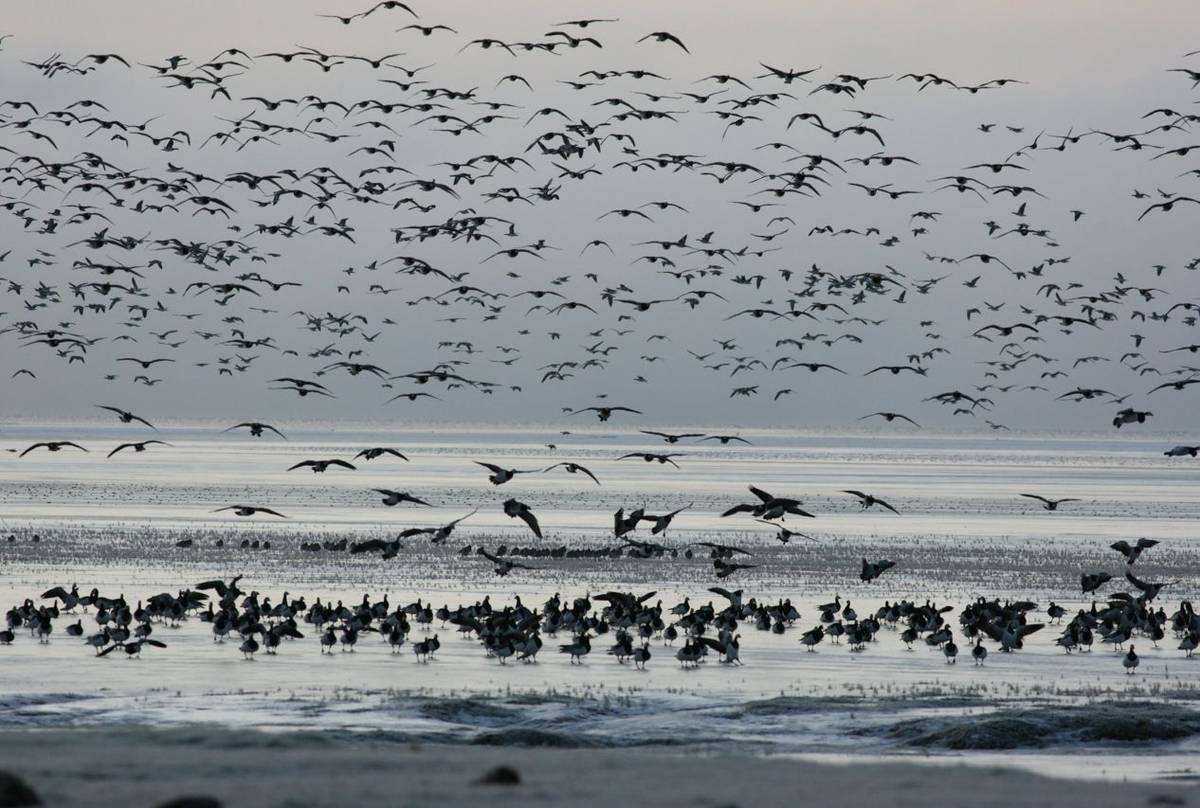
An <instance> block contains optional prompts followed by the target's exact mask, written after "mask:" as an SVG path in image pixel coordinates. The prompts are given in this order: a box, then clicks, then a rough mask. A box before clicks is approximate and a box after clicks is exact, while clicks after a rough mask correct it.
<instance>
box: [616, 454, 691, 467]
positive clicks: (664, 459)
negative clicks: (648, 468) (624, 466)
mask: <svg viewBox="0 0 1200 808" xmlns="http://www.w3.org/2000/svg"><path fill="white" fill-rule="evenodd" d="M683 456H684V453H683V452H674V453H672V454H655V453H654V452H630V453H629V454H624V455H621V456H620V457H618V458H617V460H625V459H626V458H629V457H637V458H641V459H642V460H645V461H646V462H647V463H653V462H655V461H656V460H657V461H658V462H659V463H670V464H671V465H672V466H674V467H675V468H679V464H678V463H676V462H675V461H674V460H672V459H671V458H672V457H683Z"/></svg>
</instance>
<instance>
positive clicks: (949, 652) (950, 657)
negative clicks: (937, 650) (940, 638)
mask: <svg viewBox="0 0 1200 808" xmlns="http://www.w3.org/2000/svg"><path fill="white" fill-rule="evenodd" d="M946 635H947V637H948V639H947V640H946V644H945V645H943V646H942V653H943V654H944V655H945V657H946V664H947V665H953V664H954V663H956V662H957V661H958V646H957V645H955V644H954V633H953V632H952V631H947V632H946ZM972 653H974V652H972Z"/></svg>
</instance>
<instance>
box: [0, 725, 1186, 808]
mask: <svg viewBox="0 0 1200 808" xmlns="http://www.w3.org/2000/svg"><path fill="white" fill-rule="evenodd" d="M0 757H2V759H3V760H4V764H3V768H5V769H7V770H8V771H11V772H13V773H15V774H17V775H18V776H19V777H21V778H23V779H25V780H26V782H28V783H29V784H30V785H31V786H32V787H33V788H34V789H35V790H36V791H37V793H38V794H39V796H40V797H41V798H42V800H43V801H44V802H45V804H46V805H50V806H63V808H67V807H68V806H89V807H91V806H96V805H122V806H128V807H129V808H136V806H147V807H149V806H156V805H159V804H161V803H163V802H165V801H167V800H169V799H172V798H175V797H180V796H184V795H192V796H198V795H207V796H211V797H214V798H216V799H218V800H220V801H221V802H222V803H223V804H225V805H229V806H280V807H281V808H282V806H311V807H312V808H322V807H323V806H329V808H342V807H343V806H438V808H454V806H477V805H479V804H481V803H483V802H486V803H488V804H490V805H492V806H508V805H512V806H518V805H519V806H523V807H524V808H528V806H541V805H547V806H548V805H571V806H576V807H577V808H579V807H584V806H597V808H600V807H601V806H602V807H603V808H609V807H610V806H612V805H616V804H634V805H648V806H657V805H661V806H678V805H691V806H752V805H788V806H796V805H820V806H822V808H838V807H839V806H847V808H849V807H850V806H871V808H900V807H901V806H915V805H920V806H923V807H924V808H941V807H942V806H946V808H950V807H951V806H954V808H958V806H963V805H971V806H974V808H988V807H989V806H996V807H997V808H1014V807H1016V806H1051V805H1052V806H1057V807H1058V808H1073V807H1074V806H1079V808H1110V807H1111V808H1118V806H1119V808H1133V806H1141V805H1147V806H1150V805H1164V806H1173V805H1191V804H1194V803H1195V795H1194V794H1189V793H1188V792H1189V790H1191V791H1194V784H1193V785H1192V786H1191V787H1189V786H1187V785H1183V784H1180V785H1176V784H1153V785H1147V784H1124V783H1080V782H1072V781H1068V780H1057V779H1049V778H1043V777H1039V776H1037V775H1033V774H1029V773H1027V772H1021V771H1016V770H1009V769H1001V768H967V767H959V766H943V767H936V768H935V767H929V766H923V765H920V764H918V763H915V762H911V763H910V762H903V761H901V762H895V763H890V762H889V763H873V764H859V763H854V764H850V765H829V764H819V763H812V762H807V761H798V760H790V759H781V758H763V757H750V756H742V755H739V754H738V753H737V750H736V749H730V750H729V752H728V753H719V754H715V755H711V756H705V755H682V754H672V753H671V752H669V751H658V750H639V749H625V750H608V749H603V750H563V749H528V748H521V749H516V748H494V747H480V746H443V745H414V744H394V743H388V742H386V741H380V740H379V739H377V738H374V737H373V736H371V735H362V736H347V735H341V734H331V733H321V734H313V733H295V732H292V733H286V734H267V733H258V732H247V731H229V730H219V729H211V728H203V729H199V728H197V729H174V730H169V731H155V730H150V729H145V728H137V727H111V728H105V729H75V730H45V731H22V732H12V731H10V732H0ZM499 766H508V767H511V768H513V769H514V770H515V771H516V772H517V773H518V775H519V777H520V782H519V783H517V784H514V785H505V784H487V783H484V782H481V781H482V780H483V779H484V777H485V775H486V774H488V773H489V772H490V771H492V770H493V769H495V768H496V767H499ZM751 784H752V785H753V788H752V789H751V788H750V785H751Z"/></svg>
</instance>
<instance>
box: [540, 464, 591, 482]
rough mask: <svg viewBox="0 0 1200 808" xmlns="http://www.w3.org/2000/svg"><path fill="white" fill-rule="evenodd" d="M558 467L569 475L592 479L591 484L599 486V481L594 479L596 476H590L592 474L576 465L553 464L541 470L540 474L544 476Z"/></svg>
mask: <svg viewBox="0 0 1200 808" xmlns="http://www.w3.org/2000/svg"><path fill="white" fill-rule="evenodd" d="M559 467H562V468H564V469H566V470H567V472H568V473H570V474H580V473H582V474H586V475H587V476H588V477H591V478H592V482H594V483H595V484H596V485H600V481H599V480H597V479H596V475H595V474H592V472H590V471H588V470H587V469H586V468H584V467H583V466H581V465H579V464H578V463H555V464H554V465H553V466H548V467H547V468H544V469H542V473H543V474H545V473H546V472H548V471H553V470H554V469H556V468H559Z"/></svg>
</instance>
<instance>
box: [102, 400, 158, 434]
mask: <svg viewBox="0 0 1200 808" xmlns="http://www.w3.org/2000/svg"><path fill="white" fill-rule="evenodd" d="M96 407H98V408H99V409H102V410H108V411H109V412H113V413H116V414H117V418H119V419H120V420H121V423H123V424H128V423H132V422H133V421H137V422H139V423H142V424H145V425H146V426H148V427H150V428H151V429H153V430H154V431H155V432H157V431H158V428H157V427H155V426H154V424H152V423H150V422H149V421H147V420H146V419H145V418H142V417H140V416H137V415H134V414H133V413H131V412H129V411H128V410H123V409H121V408H120V407H110V406H108V405H107V404H97V405H96Z"/></svg>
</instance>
